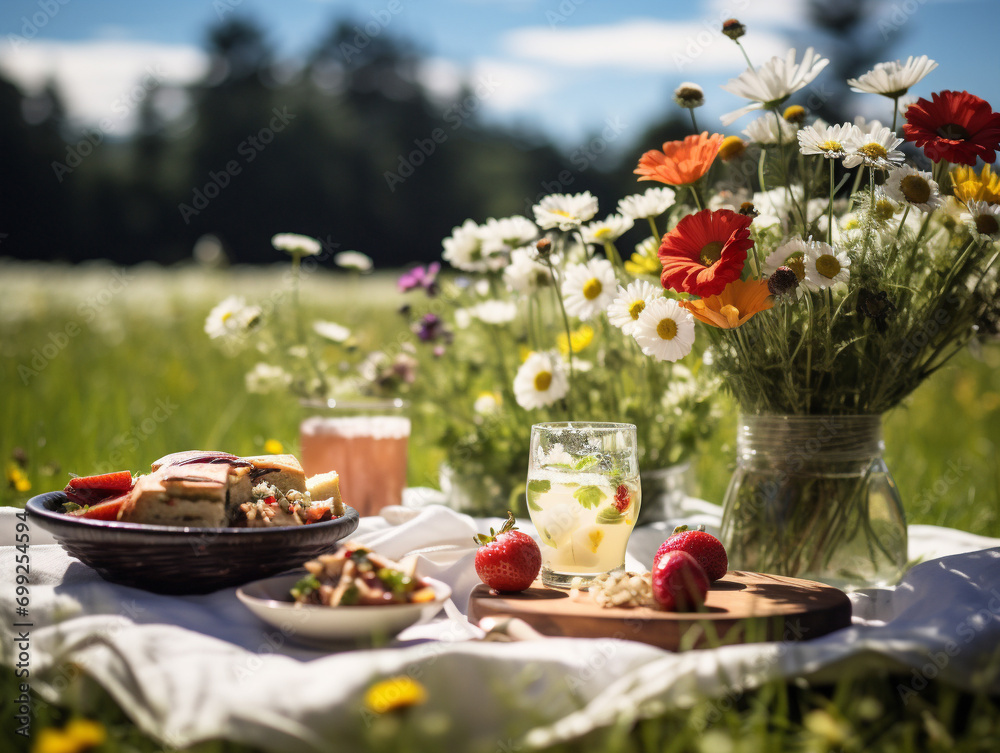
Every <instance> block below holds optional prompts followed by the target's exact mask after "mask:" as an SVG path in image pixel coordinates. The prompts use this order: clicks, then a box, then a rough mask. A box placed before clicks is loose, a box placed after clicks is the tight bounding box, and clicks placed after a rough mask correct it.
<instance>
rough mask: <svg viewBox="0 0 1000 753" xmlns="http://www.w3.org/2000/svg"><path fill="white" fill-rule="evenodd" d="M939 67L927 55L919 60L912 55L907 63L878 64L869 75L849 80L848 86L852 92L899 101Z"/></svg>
mask: <svg viewBox="0 0 1000 753" xmlns="http://www.w3.org/2000/svg"><path fill="white" fill-rule="evenodd" d="M937 66H938V64H937V63H936V62H934V61H933V60H931V59H930V58H928V57H927V56H926V55H921V56H920V57H918V58H915V57H913V56H912V55H910V57H908V58H907V59H906V62H905V63H904V62H902V61H900V60H893V61H891V62H888V63H878V64H877V65H876V66H875V67H874V68H872V69H871V70H870V71H868V72H867V73H864V74H862V75H861V76H858V77H857V78H849V79H847V84H848V86H850V87H851V90H852V91H856V92H863V93H864V92H867V93H869V94H881V95H882V96H883V97H888V98H889V99H899V98H900V97H902V96H903V95H904V94H906V92H907V91H909V89H910V87H911V86H914V85H915V84H917V83H919V82H920V81H923V80H924V78H925V77H926V76H927V74H928V73H930V72H931V71H933V70H934V69H935V68H937Z"/></svg>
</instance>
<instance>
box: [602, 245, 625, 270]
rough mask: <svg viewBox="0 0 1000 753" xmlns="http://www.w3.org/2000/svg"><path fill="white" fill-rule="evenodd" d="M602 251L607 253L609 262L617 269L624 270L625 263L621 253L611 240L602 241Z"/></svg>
mask: <svg viewBox="0 0 1000 753" xmlns="http://www.w3.org/2000/svg"><path fill="white" fill-rule="evenodd" d="M604 253H605V254H607V257H608V259H610V260H611V264H612V265H614V266H615V267H617V268H618V269H620V270H622V271H623V272H624V271H625V265H624V263H623V262H622V257H621V254H619V253H618V249H617V248H616V247H615V244H614V243H613V242H612V241H604Z"/></svg>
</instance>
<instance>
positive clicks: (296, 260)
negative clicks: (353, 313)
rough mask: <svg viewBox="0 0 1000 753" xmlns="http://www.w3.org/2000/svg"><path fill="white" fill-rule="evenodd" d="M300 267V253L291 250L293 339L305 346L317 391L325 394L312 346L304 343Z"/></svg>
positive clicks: (323, 383)
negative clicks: (315, 379) (316, 381)
mask: <svg viewBox="0 0 1000 753" xmlns="http://www.w3.org/2000/svg"><path fill="white" fill-rule="evenodd" d="M301 267H302V254H301V253H299V252H298V251H292V310H293V316H294V317H295V339H296V341H297V343H298V345H299V346H300V347H302V348H305V351H306V354H307V359H308V361H309V366H310V367H312V370H313V371H314V372H315V374H316V378H317V379H318V380H319V385H320V386H319V388H318V389H319V393H320V394H322V395H326V391H327V385H326V377H325V376H324V375H323V371H322V369H320V367H319V364H318V363H317V362H316V354H315V353H313V350H312V348H310V347H309V345H308V344H307V343H306V331H305V326H304V325H303V323H302V305H301V303H300V300H299V281H300V278H301V276H302V275H301ZM306 392H307V393H308V394H310V395H311V394H313V393H311V392H310V391H309V390H306Z"/></svg>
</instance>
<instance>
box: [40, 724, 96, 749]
mask: <svg viewBox="0 0 1000 753" xmlns="http://www.w3.org/2000/svg"><path fill="white" fill-rule="evenodd" d="M107 739H108V731H107V729H105V727H104V725H103V724H101V723H100V722H96V721H93V720H91V719H73V720H71V721H70V722H69V723H68V724H67V725H66V726H65V727H64V728H63V729H55V728H54V727H46V728H45V729H43V730H41V732H39V733H38V737H37V738H36V739H35V742H34V744H33V745H32V746H31V753H83V752H84V751H88V750H92V749H93V748H97V747H99V746H101V745H103V744H104V743H105V742H106V741H107Z"/></svg>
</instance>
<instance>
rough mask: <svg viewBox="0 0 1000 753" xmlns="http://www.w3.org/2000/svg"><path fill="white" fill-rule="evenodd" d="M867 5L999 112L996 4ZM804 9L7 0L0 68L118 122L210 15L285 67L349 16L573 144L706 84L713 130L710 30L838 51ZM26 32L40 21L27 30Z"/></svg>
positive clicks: (734, 58)
mask: <svg viewBox="0 0 1000 753" xmlns="http://www.w3.org/2000/svg"><path fill="white" fill-rule="evenodd" d="M60 3H65V4H60ZM869 5H870V7H871V8H872V17H871V19H870V22H869V23H870V24H871V30H872V33H873V34H875V35H876V36H877V38H879V39H883V40H884V44H885V54H884V56H883V58H882V59H885V60H890V59H896V58H899V57H902V58H905V57H906V56H907V55H921V54H927V55H929V56H931V57H932V58H934V59H936V60H937V61H938V62H939V63H940V67H939V68H938V69H937V70H936V71H934V72H933V73H932V74H931V75H930V76H929V77H928V78H927V79H926V80H925V81H924V82H922V83H921V84H919V85H918V86H917V87H916V88H915V90H914V92H913V93H914V94H917V95H927V94H929V93H930V92H931V91H935V90H940V89H945V88H958V89H968V90H969V91H971V92H973V93H975V94H978V95H979V96H982V97H984V98H985V99H987V100H989V101H990V102H991V103H992V104H994V106H995V107H998V108H1000V78H998V77H997V76H996V65H995V63H993V62H992V61H993V60H994V59H995V53H994V51H993V50H994V49H995V44H996V29H997V27H998V23H997V22H998V21H1000V2H997V1H996V0H872V2H871V3H870V4H869ZM806 8H807V3H805V2H800V1H799V0H770V1H768V0H692V1H691V2H665V1H664V0H660V1H659V2H654V1H653V0H634V1H632V2H624V1H619V2H609V1H608V0H284V1H283V2H281V3H277V2H273V1H272V2H266V1H265V0H174V1H173V2H169V3H168V2H160V1H157V0H149V1H147V2H136V1H135V0H128V1H125V0H5V2H4V4H3V10H2V11H0V21H2V31H3V38H2V39H0V69H2V70H3V71H4V73H5V74H6V75H8V76H13V77H14V78H15V80H17V81H18V82H19V83H21V84H22V86H23V87H24V88H26V89H31V88H33V87H37V86H39V85H40V84H41V82H42V81H44V80H45V78H46V76H54V77H55V78H56V80H57V81H58V82H59V84H60V86H61V88H62V90H63V92H64V95H65V96H66V97H67V99H68V101H69V108H70V111H71V113H73V114H74V115H76V116H77V117H78V118H79V119H80V120H81V122H84V123H92V122H96V121H97V120H99V119H100V118H101V117H103V116H105V115H107V114H110V113H113V112H115V110H114V106H115V104H120V102H121V101H122V97H123V96H125V95H127V93H128V92H129V91H130V90H131V87H132V86H133V84H134V83H135V82H136V81H138V80H140V79H141V78H142V77H143V76H144V75H147V74H149V73H150V72H151V71H152V72H153V73H155V75H156V76H161V77H162V78H164V79H167V80H172V81H178V82H183V81H187V80H191V79H193V78H196V77H197V76H198V75H199V74H200V72H201V71H202V70H203V69H204V56H203V54H202V52H201V50H202V45H203V40H204V36H205V30H206V28H207V27H208V26H209V25H210V24H212V23H213V22H215V21H217V20H218V19H219V17H220V15H226V16H231V15H233V14H237V13H238V14H241V15H247V16H250V17H252V18H254V19H256V20H257V21H259V22H260V23H261V24H262V25H263V26H264V27H265V28H266V29H267V32H268V34H269V35H270V39H271V41H272V42H273V43H274V45H275V46H276V48H277V49H278V51H279V54H280V55H282V56H284V57H287V58H289V59H292V60H294V58H295V57H296V56H299V55H301V54H302V53H304V52H305V51H307V50H308V49H309V48H310V47H312V46H313V45H314V44H315V43H316V42H317V41H318V39H319V38H320V36H322V35H323V34H324V33H325V32H326V31H327V29H329V27H330V24H331V22H332V19H334V18H336V17H344V16H346V17H350V18H353V19H356V20H357V22H358V23H359V24H361V25H363V24H366V23H367V24H369V25H370V27H369V28H378V31H379V33H386V34H392V35H396V36H402V37H407V38H409V39H412V40H414V41H415V42H416V43H417V44H418V46H419V48H420V49H421V50H422V51H423V52H424V53H425V55H426V56H427V65H426V66H425V68H424V69H423V70H422V72H421V80H422V81H424V83H426V84H427V85H428V86H429V87H430V88H431V89H433V90H435V91H439V92H441V93H442V94H447V93H448V92H451V91H454V90H455V89H456V88H457V86H458V84H459V83H460V82H461V81H462V80H466V81H470V82H472V83H475V82H476V81H479V80H489V81H492V82H493V86H492V89H493V91H492V93H491V94H489V95H488V96H485V97H484V98H483V101H482V110H481V113H482V115H483V117H485V118H487V119H488V120H490V121H492V122H500V123H505V124H517V125H522V126H525V127H528V128H531V129H535V130H540V131H543V132H545V133H547V134H549V135H550V136H552V137H554V138H555V139H556V140H558V141H559V142H560V143H561V144H562V145H563V146H564V147H566V148H567V149H572V148H573V147H574V146H578V145H582V144H584V143H585V142H586V140H587V138H588V136H590V135H592V134H595V133H597V132H599V131H600V130H601V129H602V128H603V127H604V126H605V124H606V123H607V122H608V121H609V120H613V121H616V122H618V123H619V124H621V125H624V128H625V132H626V133H629V134H635V135H637V134H638V133H639V131H641V130H642V128H643V127H644V126H645V125H647V124H648V123H649V122H650V121H651V120H652V119H654V118H657V117H662V116H663V115H664V114H665V113H666V112H667V111H668V110H669V108H671V107H672V104H671V102H670V96H669V95H670V92H671V91H672V89H673V87H674V86H676V85H677V84H678V83H680V82H681V81H684V80H691V81H696V82H698V83H700V84H702V85H703V86H704V87H705V90H706V93H707V95H708V103H707V105H706V107H705V108H704V109H703V110H701V111H699V117H700V120H701V123H702V124H703V125H705V126H706V127H709V128H712V127H714V128H716V129H720V126H719V124H718V120H717V118H718V115H719V114H721V113H722V112H726V111H728V110H732V109H735V108H736V107H738V106H740V104H742V103H741V102H739V101H737V99H736V98H735V97H733V96H731V95H729V94H727V93H725V92H723V91H721V90H720V89H719V88H718V86H719V84H722V83H724V82H725V81H726V80H727V79H728V78H730V77H732V76H735V75H738V74H739V73H740V72H741V71H742V69H743V63H742V58H741V57H740V55H739V52H738V51H737V50H736V48H735V45H733V44H732V43H731V42H730V41H729V40H727V39H725V38H723V37H721V36H720V35H719V34H718V33H717V29H718V26H719V21H720V19H723V18H726V17H729V16H736V17H738V18H740V19H741V20H743V21H744V22H745V23H746V24H747V26H748V27H749V29H750V33H749V34H748V36H747V37H746V38H745V40H744V41H745V44H746V47H747V49H748V51H749V53H750V55H751V57H752V58H753V60H754V62H755V63H759V62H762V61H763V60H765V59H766V58H767V57H769V56H771V55H773V54H779V53H781V52H783V51H784V50H785V49H786V48H787V47H789V46H798V47H799V48H800V50H801V48H803V47H805V46H806V45H807V44H815V45H816V47H817V49H818V50H819V51H820V52H824V53H827V54H832V53H835V50H832V49H829V50H828V49H824V42H825V40H824V39H823V38H821V37H817V36H815V35H814V34H812V33H811V32H810V31H809V28H808V24H807V23H806ZM46 9H48V10H46ZM53 10H54V12H53ZM393 11H396V12H393ZM377 18H380V19H381V21H379V20H376V19H377ZM26 20H27V21H28V22H29V24H28V25H27V26H26V25H25V21H26ZM33 21H34V22H37V21H44V23H37V24H34V28H33V25H32V22H33ZM978 51H983V53H981V54H982V56H983V59H979V57H978V55H979V54H980V53H978ZM857 73H858V74H860V73H863V71H857ZM821 80H822V79H820V81H821ZM856 105H857V107H858V108H859V111H861V112H862V113H863V114H865V115H867V116H869V117H872V116H876V117H877V116H881V117H882V118H883V119H884V118H886V117H887V116H888V107H887V102H886V101H885V100H880V98H877V97H872V96H863V97H862V96H859V97H858V99H857V101H856ZM883 110H884V111H885V112H882V111H883ZM747 120H749V118H745V119H744V120H741V121H739V122H738V123H737V124H736V126H735V127H731V128H729V129H727V130H728V132H737V131H738V130H739V129H740V128H743V127H745V125H746V121H747ZM131 122H132V121H131V118H130V117H124V116H123V117H122V119H121V120H120V121H118V120H117V119H115V122H114V128H113V129H112V130H118V131H119V132H121V133H125V132H127V131H128V128H129V127H130V123H131ZM628 140H629V139H623V141H628Z"/></svg>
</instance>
